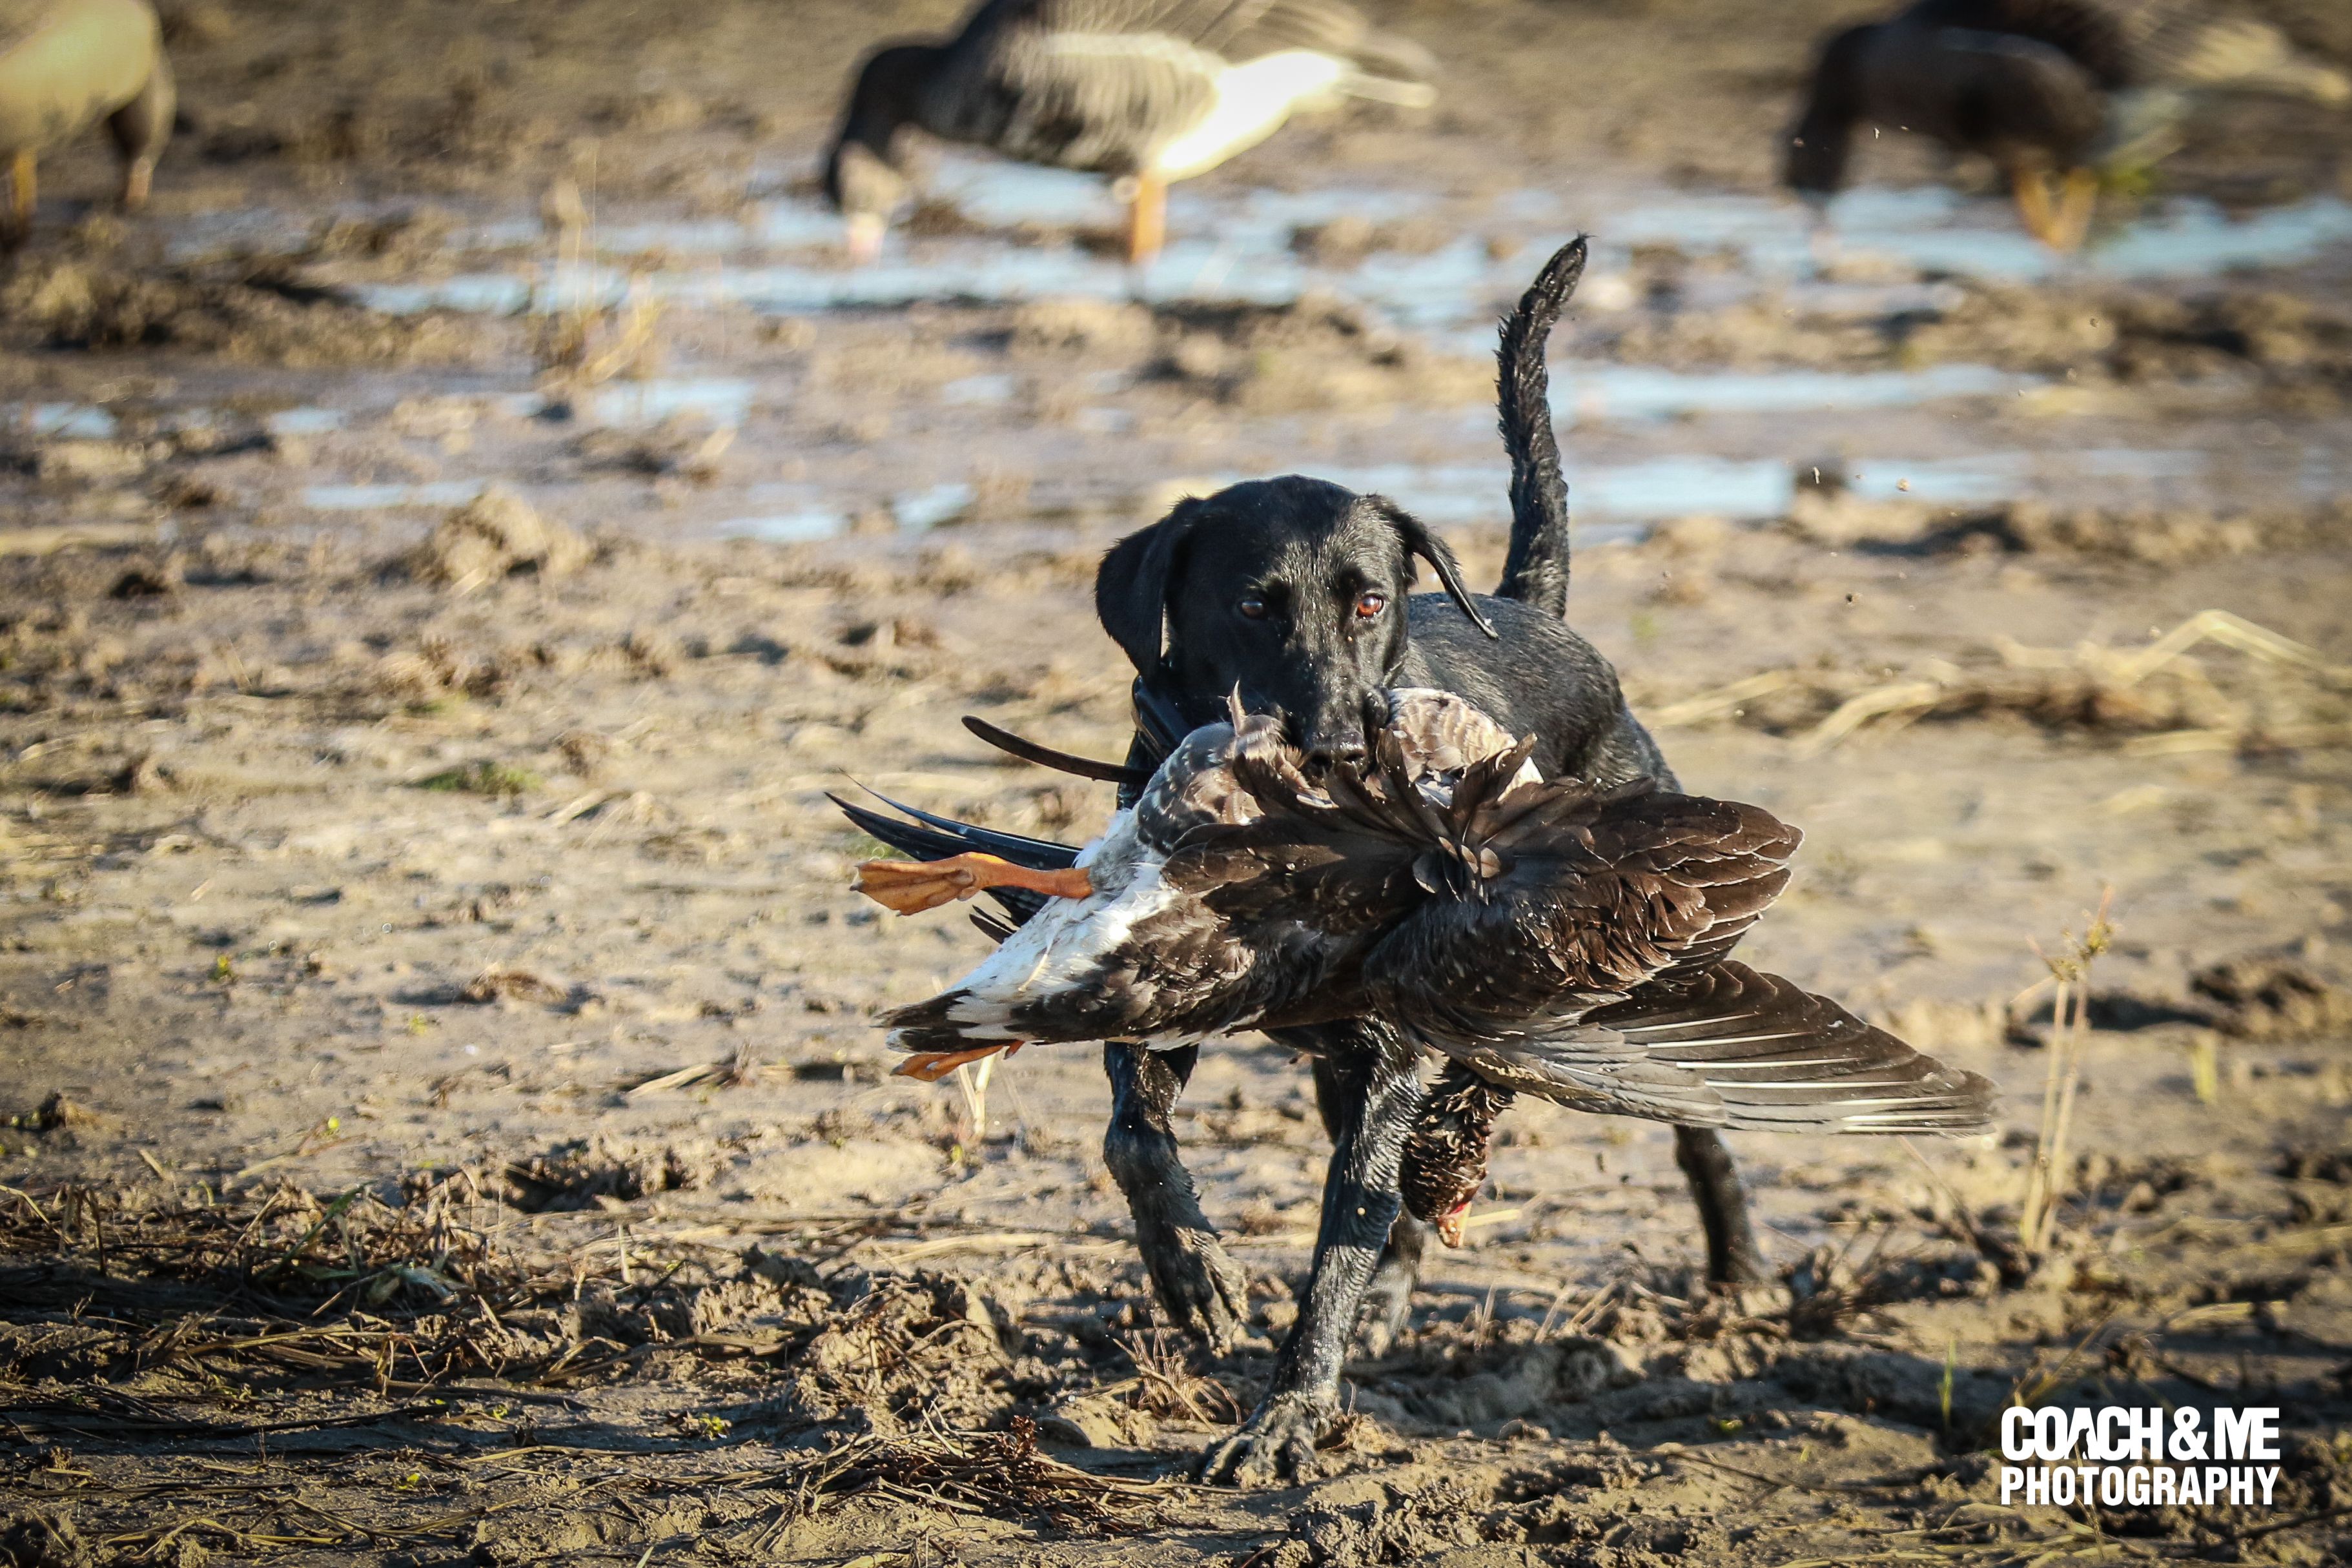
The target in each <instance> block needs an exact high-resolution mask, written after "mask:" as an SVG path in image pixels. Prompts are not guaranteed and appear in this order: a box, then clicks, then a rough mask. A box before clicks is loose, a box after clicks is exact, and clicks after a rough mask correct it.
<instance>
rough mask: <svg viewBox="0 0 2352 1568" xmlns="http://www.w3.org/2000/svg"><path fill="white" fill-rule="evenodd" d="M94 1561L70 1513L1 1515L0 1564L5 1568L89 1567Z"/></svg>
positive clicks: (96, 1555) (95, 1556)
mask: <svg viewBox="0 0 2352 1568" xmlns="http://www.w3.org/2000/svg"><path fill="white" fill-rule="evenodd" d="M97 1561H98V1554H97V1553H96V1552H92V1551H91V1550H90V1548H89V1542H87V1541H84V1540H83V1539H82V1535H81V1531H79V1530H77V1529H76V1528H74V1521H73V1515H72V1514H70V1513H67V1512H58V1513H42V1512H39V1511H26V1512H23V1513H12V1514H9V1515H7V1516H5V1518H0V1563H5V1564H6V1565H7V1568H91V1564H93V1563H96V1562H97Z"/></svg>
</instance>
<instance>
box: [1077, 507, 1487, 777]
mask: <svg viewBox="0 0 2352 1568" xmlns="http://www.w3.org/2000/svg"><path fill="white" fill-rule="evenodd" d="M1416 558H1418V559H1421V560H1425V561H1427V562H1428V563H1429V564H1430V565H1431V566H1432V567H1433V568H1434V569H1435V570H1436V572H1437V576H1438V580H1439V581H1440V582H1442V583H1444V587H1445V591H1446V592H1447V593H1448V594H1449V595H1451V596H1452V598H1453V599H1454V602H1455V603H1456V604H1458V605H1460V606H1461V607H1462V611H1463V613H1465V615H1467V616H1469V617H1470V619H1471V620H1472V621H1474V622H1476V623H1477V624H1478V626H1479V627H1480V629H1481V630H1483V631H1485V632H1486V633H1487V634H1488V635H1489V636H1492V635H1493V634H1494V631H1493V628H1492V627H1490V626H1488V625H1487V624H1486V618H1485V617H1484V616H1482V615H1481V614H1480V613H1479V612H1478V609H1477V606H1476V605H1475V603H1474V602H1473V601H1472V600H1471V598H1470V595H1469V593H1468V592H1467V591H1465V589H1464V588H1463V586H1462V572H1461V568H1460V566H1459V564H1458V563H1456V561H1455V560H1454V552H1453V551H1452V550H1449V549H1446V548H1445V544H1444V541H1443V540H1441V539H1439V538H1437V537H1436V536H1435V535H1433V534H1432V533H1431V532H1430V531H1429V530H1428V529H1427V528H1423V526H1422V524H1421V523H1420V521H1419V520H1418V519H1416V518H1414V517H1412V516H1411V515H1410V514H1409V513H1407V512H1406V511H1405V510H1404V509H1403V508H1402V507H1399V506H1397V504H1396V503H1395V502H1393V501H1391V500H1389V499H1388V498H1387V497H1381V496H1360V495H1357V494H1356V493H1355V492H1354V491H1352V490H1347V489H1343V488H1341V487H1340V486H1337V485H1331V484H1327V483H1325V482H1324V481H1322V480H1320V479H1307V478H1301V477H1298V476H1288V477H1285V478H1280V479H1265V480H1254V481H1252V482H1250V483H1247V484H1243V485H1235V486H1232V487H1230V488H1228V489H1224V490H1220V491H1219V492H1218V493H1217V494H1215V495H1213V496H1211V497H1208V498H1207V499H1206V500H1186V501H1183V502H1180V503H1179V504H1178V505H1177V507H1176V508H1175V510H1173V511H1171V512H1170V513H1169V514H1168V515H1167V516H1166V517H1162V518H1161V519H1160V521H1158V522H1156V523H1154V524H1152V525H1151V526H1150V528H1145V529H1143V530H1141V531H1140V532H1139V533H1134V534H1130V535H1129V536H1128V537H1127V538H1124V539H1122V540H1120V541H1119V543H1118V546H1117V547H1116V548H1114V549H1112V550H1111V552H1110V554H1108V556H1106V557H1104V558H1103V563H1102V568H1101V570H1099V571H1098V572H1097V574H1096V576H1095V609H1096V612H1097V613H1098V614H1099V615H1100V616H1101V617H1102V623H1103V629H1104V630H1105V631H1107V632H1109V633H1110V634H1111V636H1112V638H1113V639H1114V640H1115V641H1116V642H1117V643H1118V645H1119V646H1120V647H1121V648H1123V649H1125V650H1126V652H1127V656H1128V658H1129V659H1130V660H1132V661H1133V662H1134V664H1135V667H1136V669H1137V670H1138V671H1139V672H1142V673H1143V674H1148V675H1154V676H1155V677H1156V683H1157V684H1158V685H1160V687H1161V689H1162V690H1163V691H1164V692H1165V693H1166V694H1167V695H1169V696H1171V697H1172V698H1173V699H1174V700H1175V701H1176V702H1177V704H1178V705H1179V706H1181V708H1182V709H1183V714H1184V717H1185V718H1186V720H1187V721H1188V722H1191V723H1193V724H1203V723H1209V722H1212V721H1213V720H1215V719H1217V718H1218V717H1220V716H1222V715H1223V712H1224V703H1225V699H1226V697H1227V696H1228V695H1229V694H1232V693H1235V692H1238V693H1239V694H1240V695H1241V700H1242V703H1243V706H1244V707H1246V708H1247V709H1249V710H1250V711H1251V712H1253V713H1272V714H1279V715H1280V716H1282V717H1283V719H1284V720H1285V721H1286V723H1287V725H1288V726H1289V728H1290V731H1291V734H1292V736H1293V737H1295V738H1296V739H1297V743H1298V745H1299V747H1300V748H1301V749H1303V750H1304V751H1305V752H1306V753H1307V757H1308V758H1309V760H1310V762H1328V761H1330V760H1332V759H1334V758H1344V757H1353V756H1358V755H1360V754H1361V753H1362V750H1363V723H1364V720H1363V712H1364V707H1363V704H1364V698H1365V696H1366V695H1368V694H1370V693H1372V692H1375V691H1379V690H1381V688H1383V687H1386V686H1389V685H1393V684H1395V675H1396V673H1397V670H1398V668H1399V666H1400V665H1402V663H1403V661H1404V653H1405V639H1406V632H1405V615H1404V605H1405V600H1406V598H1407V596H1408V595H1410V594H1411V593H1412V580H1413V575H1414V572H1415V570H1417V569H1416V568H1415V566H1414V564H1413V563H1414V560H1415V559H1416Z"/></svg>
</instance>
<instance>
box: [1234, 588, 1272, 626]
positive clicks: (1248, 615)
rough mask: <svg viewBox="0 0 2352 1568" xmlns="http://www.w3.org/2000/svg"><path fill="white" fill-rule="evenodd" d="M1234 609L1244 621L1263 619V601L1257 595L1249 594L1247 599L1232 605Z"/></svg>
mask: <svg viewBox="0 0 2352 1568" xmlns="http://www.w3.org/2000/svg"><path fill="white" fill-rule="evenodd" d="M1234 609H1235V610H1238V611H1240V612H1242V615H1243V617H1244V619H1246V620H1250V621H1263V620H1265V599H1264V598H1263V597H1261V596H1260V595H1258V594H1255V593H1253V594H1251V595H1250V596H1249V597H1248V598H1246V599H1244V600H1243V601H1241V602H1240V603H1238V604H1236V605H1234Z"/></svg>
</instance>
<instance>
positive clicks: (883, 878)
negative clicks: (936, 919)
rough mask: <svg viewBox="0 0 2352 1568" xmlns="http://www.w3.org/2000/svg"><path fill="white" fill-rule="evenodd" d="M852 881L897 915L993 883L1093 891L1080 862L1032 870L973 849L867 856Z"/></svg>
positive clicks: (1055, 893) (1063, 893)
mask: <svg viewBox="0 0 2352 1568" xmlns="http://www.w3.org/2000/svg"><path fill="white" fill-rule="evenodd" d="M851 885H852V886H854V887H855V888H856V890H857V891H858V892H860V893H862V894H865V895H866V897H868V898H870V899H872V900H873V901H874V902H875V903H877V904H882V905H884V906H886V907H887V908H890V909H895V910H897V911H898V913H899V914H901V915H913V914H915V913H916V912H918V911H919V910H925V909H937V908H938V907H939V906H940V904H952V903H954V902H955V901H956V900H957V899H959V898H970V897H971V895H972V894H976V893H980V892H982V891H983V890H985V889H987V888H992V887H1021V888H1026V889H1028V890H1029V891H1030V892H1032V893H1042V894H1045V895H1046V896H1047V897H1049V898H1084V897H1086V896H1087V894H1090V893H1092V892H1093V891H1094V883H1093V882H1092V880H1091V879H1090V878H1088V877H1087V873H1086V869H1085V868H1084V867H1082V866H1070V867H1068V868H1066V869H1065V870H1061V871H1033V870H1031V869H1030V868H1028V867H1027V866H1017V865H1014V864H1013V863H1012V862H1010V861H1005V860H1000V859H998V858H997V857H996V856H994V855H984V854H980V853H977V852H974V853H971V854H961V855H952V856H950V857H949V858H948V859H946V860H942V861H866V862H862V863H861V864H860V865H859V866H858V868H857V880H856V882H855V883H852V884H851Z"/></svg>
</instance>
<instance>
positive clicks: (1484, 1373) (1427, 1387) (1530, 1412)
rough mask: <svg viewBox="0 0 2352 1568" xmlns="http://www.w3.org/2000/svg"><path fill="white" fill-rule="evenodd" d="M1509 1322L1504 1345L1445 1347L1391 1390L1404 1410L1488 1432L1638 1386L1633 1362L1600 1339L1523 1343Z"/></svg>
mask: <svg viewBox="0 0 2352 1568" xmlns="http://www.w3.org/2000/svg"><path fill="white" fill-rule="evenodd" d="M1527 1327H1528V1325H1525V1324H1515V1325H1513V1332H1511V1333H1510V1334H1509V1336H1508V1338H1507V1339H1506V1341H1505V1342H1504V1343H1496V1344H1470V1345H1449V1346H1444V1347H1443V1348H1442V1349H1440V1350H1439V1352H1438V1354H1436V1355H1435V1356H1433V1357H1431V1358H1429V1359H1428V1360H1426V1361H1425V1362H1424V1364H1423V1365H1422V1366H1420V1367H1417V1368H1416V1369H1415V1375H1413V1376H1412V1377H1411V1378H1409V1379H1399V1380H1397V1382H1396V1384H1395V1385H1394V1386H1395V1387H1397V1388H1398V1389H1399V1391H1400V1392H1401V1393H1402V1404H1403V1406H1404V1408H1405V1410H1406V1411H1407V1412H1408V1413H1409V1414H1411V1415H1412V1416H1416V1417H1418V1418H1420V1419H1422V1420H1425V1421H1429V1422H1431V1423H1433V1424H1435V1425H1438V1426H1441V1427H1496V1426H1498V1425H1500V1424H1502V1423H1504V1422H1507V1421H1512V1420H1517V1419H1522V1418H1525V1417H1529V1416H1535V1415H1537V1414H1538V1412H1540V1411H1543V1410H1545V1409H1548V1408H1549V1407H1550V1406H1555V1405H1570V1404H1580V1403H1582V1402H1584V1401H1586V1400H1589V1399H1591V1398H1592V1397H1593V1396H1596V1395H1599V1394H1602V1393H1605V1392H1607V1391H1609V1390H1611V1389H1617V1388H1630V1387H1632V1386H1633V1385H1635V1384H1637V1383H1639V1382H1641V1381H1642V1378H1643V1366H1642V1364H1641V1362H1640V1360H1639V1359H1637V1358H1636V1357H1635V1356H1634V1355H1633V1354H1630V1353H1629V1352H1628V1351H1627V1350H1626V1349H1625V1348H1624V1347H1623V1346H1622V1345H1618V1344H1613V1343H1610V1342H1609V1341H1608V1340H1606V1339H1596V1338H1587V1337H1584V1336H1581V1335H1572V1336H1570V1337H1568V1338H1564V1339H1556V1340H1552V1341H1549V1342H1548V1343H1529V1342H1528V1338H1527V1337H1526V1334H1525V1330H1526V1328H1527Z"/></svg>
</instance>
